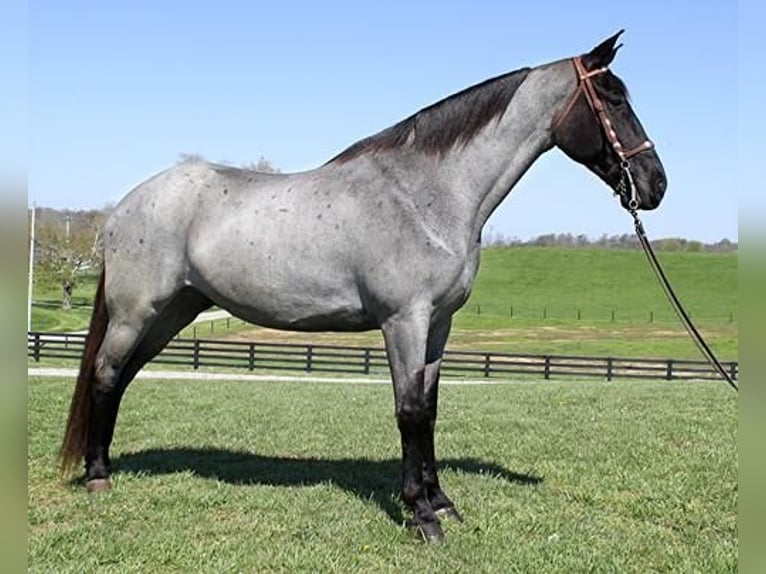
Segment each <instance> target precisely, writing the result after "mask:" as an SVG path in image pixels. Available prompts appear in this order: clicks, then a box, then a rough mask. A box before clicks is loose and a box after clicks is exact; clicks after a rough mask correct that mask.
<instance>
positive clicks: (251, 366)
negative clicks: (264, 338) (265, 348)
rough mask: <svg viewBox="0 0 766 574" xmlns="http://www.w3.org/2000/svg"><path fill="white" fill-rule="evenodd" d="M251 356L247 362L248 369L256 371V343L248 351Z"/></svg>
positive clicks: (251, 344)
mask: <svg viewBox="0 0 766 574" xmlns="http://www.w3.org/2000/svg"><path fill="white" fill-rule="evenodd" d="M248 351H249V356H248V361H247V367H248V369H249V370H251V371H252V370H253V369H255V343H250V347H249V349H248Z"/></svg>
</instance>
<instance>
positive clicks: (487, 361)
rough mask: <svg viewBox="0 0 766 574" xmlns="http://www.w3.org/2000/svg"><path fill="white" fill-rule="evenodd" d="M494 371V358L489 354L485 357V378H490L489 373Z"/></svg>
mask: <svg viewBox="0 0 766 574" xmlns="http://www.w3.org/2000/svg"><path fill="white" fill-rule="evenodd" d="M491 370H492V356H491V355H490V354H489V353H487V354H485V355H484V377H485V378H489V373H490V371H491Z"/></svg>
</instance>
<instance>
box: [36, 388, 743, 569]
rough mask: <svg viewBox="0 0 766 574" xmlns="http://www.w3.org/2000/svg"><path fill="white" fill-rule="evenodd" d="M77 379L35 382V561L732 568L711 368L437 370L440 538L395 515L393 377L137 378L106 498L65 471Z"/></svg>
mask: <svg viewBox="0 0 766 574" xmlns="http://www.w3.org/2000/svg"><path fill="white" fill-rule="evenodd" d="M71 385H72V381H69V380H62V379H38V378H34V377H32V378H30V380H29V401H28V404H29V407H28V519H29V522H28V569H29V571H30V572H57V573H60V572H78V573H80V572H94V571H99V572H155V571H162V572H276V571H281V572H350V571H353V572H381V571H391V572H394V571H395V572H398V571H414V572H436V571H439V572H503V573H505V572H583V571H589V572H657V571H666V572H667V571H673V572H692V571H696V572H735V571H736V570H737V566H738V558H737V556H738V554H737V552H738V542H737V541H738V531H737V515H736V512H737V499H738V489H737V473H738V470H737V447H736V430H737V402H736V396H735V395H734V394H733V393H731V392H730V390H729V389H727V388H726V387H725V385H722V384H710V383H707V384H704V383H678V382H675V383H660V382H658V383H652V382H642V383H633V382H626V383H624V382H620V383H614V384H608V383H596V382H587V381H578V382H567V383H524V384H518V383H517V384H506V385H487V386H445V387H444V388H443V390H442V392H441V393H440V395H441V404H440V419H439V423H438V425H437V443H438V451H439V458H440V460H441V469H442V470H441V476H442V483H443V485H444V487H445V489H446V490H447V491H448V492H449V493H450V495H451V496H452V497H453V498H454V499H455V501H456V502H457V504H458V505H459V508H460V509H461V511H462V512H463V514H464V516H465V517H466V522H465V523H464V524H456V523H454V522H448V523H446V524H445V527H446V534H447V541H446V543H445V544H443V545H442V546H439V547H429V546H426V545H423V544H421V543H418V542H416V541H415V540H414V539H413V538H412V536H411V534H410V533H409V532H408V531H407V530H406V529H405V528H403V527H402V526H401V523H402V521H403V519H404V518H405V517H406V513H405V512H403V509H402V507H401V505H400V503H399V501H398V499H397V496H396V492H397V476H398V472H399V463H398V460H399V447H398V444H399V439H398V432H397V430H396V424H395V422H394V419H393V416H392V398H391V390H390V388H389V386H388V385H374V384H369V385H351V384H333V383H323V384H305V383H279V384H277V383H252V382H250V383H235V382H216V383H209V382H201V381H195V382H192V381H186V382H181V381H139V382H137V383H134V385H133V386H132V387H131V389H130V390H129V391H128V393H127V395H126V397H125V400H124V404H123V408H122V411H121V419H120V421H119V422H118V425H117V431H116V435H115V444H114V449H113V458H114V462H115V465H116V467H117V472H116V474H115V477H114V478H115V480H114V482H115V488H114V489H113V490H112V491H111V492H109V493H107V494H105V495H98V496H87V495H86V494H85V493H84V491H83V490H82V489H81V487H79V486H77V485H75V484H73V483H69V482H67V481H64V480H62V479H61V478H60V477H59V476H58V474H57V472H56V463H55V454H56V450H57V448H58V445H59V441H60V438H61V433H62V429H63V425H64V421H65V416H66V412H67V406H68V401H69V397H70V393H71Z"/></svg>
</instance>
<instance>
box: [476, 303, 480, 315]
mask: <svg viewBox="0 0 766 574" xmlns="http://www.w3.org/2000/svg"><path fill="white" fill-rule="evenodd" d="M476 314H477V315H481V305H476Z"/></svg>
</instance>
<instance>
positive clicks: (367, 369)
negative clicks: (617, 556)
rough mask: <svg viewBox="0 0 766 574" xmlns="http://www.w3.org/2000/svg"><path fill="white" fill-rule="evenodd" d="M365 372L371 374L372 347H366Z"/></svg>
mask: <svg viewBox="0 0 766 574" xmlns="http://www.w3.org/2000/svg"><path fill="white" fill-rule="evenodd" d="M364 374H365V375H369V374H370V348H369V347H365V349H364Z"/></svg>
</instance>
